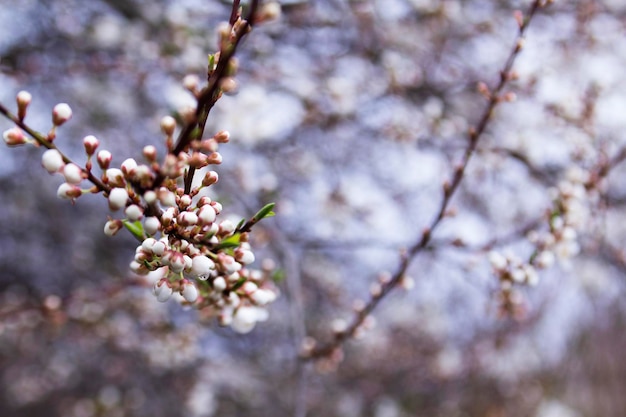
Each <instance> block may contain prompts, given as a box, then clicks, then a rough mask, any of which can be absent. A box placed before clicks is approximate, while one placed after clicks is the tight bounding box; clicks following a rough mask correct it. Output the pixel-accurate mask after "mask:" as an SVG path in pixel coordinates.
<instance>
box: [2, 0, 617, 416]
mask: <svg viewBox="0 0 626 417" xmlns="http://www.w3.org/2000/svg"><path fill="white" fill-rule="evenodd" d="M529 4H530V2H529V1H515V0H511V1H501V2H494V1H486V0H351V1H348V0H308V1H307V0H284V1H283V2H282V5H283V14H282V17H281V18H280V19H279V20H278V21H276V22H272V23H267V24H264V25H262V26H259V27H257V28H256V29H255V30H254V31H253V32H252V33H251V34H250V35H249V36H248V37H247V38H246V39H245V42H244V43H243V45H242V47H241V48H240V51H239V54H238V57H239V63H240V72H239V74H238V76H237V81H238V83H239V88H238V91H237V92H236V94H234V95H232V96H226V97H224V98H222V99H221V100H220V101H219V103H218V105H217V107H216V108H215V109H214V111H213V113H212V115H211V117H210V118H209V125H208V127H207V134H213V133H215V132H217V131H218V130H222V129H227V130H229V131H230V132H231V137H232V140H231V143H229V144H227V145H225V146H223V147H222V148H220V152H222V154H223V156H224V163H223V164H222V165H221V166H219V167H218V169H217V171H218V172H219V175H220V182H219V183H218V184H217V185H216V186H215V187H214V188H215V197H216V198H218V199H219V201H220V202H221V203H222V204H223V205H224V208H225V209H224V214H223V216H232V217H233V218H235V219H237V220H238V219H240V218H241V217H249V216H251V215H253V214H254V213H255V212H256V210H257V209H258V208H260V207H261V206H262V205H263V204H266V203H268V202H272V201H275V202H277V206H276V211H277V216H276V217H274V218H271V219H268V220H265V221H264V222H263V224H262V225H261V226H260V227H259V228H258V229H257V230H256V235H257V236H256V243H255V247H256V248H257V249H256V253H257V263H258V264H261V263H262V262H266V264H267V263H268V262H269V263H272V262H273V263H274V264H275V265H276V268H277V269H278V270H279V271H281V273H282V274H283V275H284V277H285V278H284V280H282V281H281V282H280V283H279V287H280V290H281V297H280V298H279V300H278V301H276V302H275V303H274V304H273V305H272V306H271V307H270V319H269V320H268V321H267V322H265V323H261V324H259V325H258V326H257V328H255V330H254V331H253V332H252V333H250V334H247V335H237V334H235V333H233V332H232V331H231V330H230V329H222V328H220V327H219V326H217V324H216V323H215V322H214V321H211V320H206V319H204V318H203V317H201V316H199V315H198V314H197V313H196V312H194V311H188V310H185V309H183V308H182V307H180V306H179V305H177V304H176V303H175V302H170V303H168V304H160V303H158V302H157V301H156V300H155V299H154V296H153V295H152V294H151V291H150V290H149V289H148V288H147V287H145V286H142V285H141V282H140V281H138V280H137V278H136V277H133V276H132V275H131V274H130V272H129V268H128V264H129V263H130V261H131V260H132V258H133V254H134V247H135V245H136V242H134V241H133V238H132V237H131V236H130V234H125V233H120V234H119V235H117V236H115V237H114V238H107V237H106V236H104V234H103V232H102V230H103V226H104V223H105V221H106V216H107V215H109V214H110V213H109V212H108V209H107V207H106V204H103V203H104V201H103V200H102V197H101V196H87V197H84V198H81V199H80V200H79V201H78V202H77V203H76V204H75V205H72V204H70V203H68V202H67V201H62V200H59V199H57V197H56V188H57V187H58V185H59V184H60V182H61V179H60V177H53V176H50V175H48V174H47V173H46V172H45V171H44V170H43V169H41V167H40V155H41V150H40V149H34V148H26V147H21V148H17V149H9V148H7V147H6V146H2V147H0V196H2V204H1V205H0V415H3V416H16V417H27V416H44V415H45V416H68V417H92V416H148V415H150V416H154V417H158V416H193V417H202V416H217V415H223V416H305V415H308V416H342V417H352V416H355V417H356V416H368V417H369V416H371V417H403V416H421V415H425V416H441V417H444V416H445V417H462V416H472V417H473V416H482V417H505V416H506V417H509V416H510V417H516V416H520V417H521V416H534V417H591V416H603V417H607V416H616V417H617V416H624V415H626V397H625V396H624V395H623V393H624V392H626V362H624V360H623V355H624V348H625V347H626V333H625V332H624V323H625V321H626V308H625V307H626V303H625V302H624V301H623V300H622V296H623V295H624V292H625V288H624V271H625V270H626V262H625V260H626V255H625V252H624V250H623V247H624V243H625V242H626V228H625V227H624V224H626V223H625V222H624V219H625V217H626V210H625V204H626V183H625V182H623V181H620V179H621V178H622V176H623V175H624V174H626V172H624V167H623V165H620V164H619V163H614V164H612V165H611V166H610V170H609V171H608V175H607V177H606V179H605V181H604V182H603V184H602V188H601V190H600V195H599V198H596V199H590V200H589V201H586V202H585V204H586V209H587V210H588V211H589V213H591V215H590V216H588V219H587V221H586V222H585V224H584V227H581V228H580V230H577V243H578V246H579V253H578V255H577V256H567V257H564V259H562V260H561V261H560V262H557V263H556V264H555V265H554V266H553V267H552V268H550V269H547V270H543V271H541V272H540V282H539V284H538V285H537V286H536V287H532V288H524V289H522V295H523V300H522V301H521V303H522V305H523V310H524V311H525V314H524V315H521V316H520V317H516V318H515V319H513V318H510V317H501V316H500V315H499V314H498V301H497V290H498V288H499V284H498V280H497V278H496V277H495V276H494V275H493V273H492V271H491V267H490V265H489V263H488V262H487V252H488V251H489V250H491V249H496V250H501V251H510V252H511V253H515V254H516V255H517V256H519V257H520V258H522V259H524V258H525V259H528V257H529V256H531V255H532V252H533V247H532V245H531V244H530V243H529V241H528V239H527V238H526V235H527V234H528V232H530V231H539V232H541V231H545V230H547V229H548V220H547V213H549V210H550V209H551V205H552V195H553V192H552V191H551V190H553V189H554V187H555V186H556V185H557V184H559V182H560V181H561V180H563V178H565V177H566V175H567V173H568V172H571V170H572V169H574V168H578V169H583V170H592V169H593V168H594V167H598V166H600V165H601V164H602V163H606V161H611V160H612V159H613V158H615V156H616V155H620V152H622V150H623V149H624V146H625V145H626V140H625V139H626V138H624V135H623V132H624V131H626V117H624V114H626V78H625V77H624V76H623V69H624V68H625V67H626V65H625V64H626V40H625V39H626V38H625V37H624V32H625V25H626V5H624V4H623V2H622V1H619V0H604V1H593V0H576V1H569V2H555V4H553V5H551V6H550V7H549V8H547V9H546V10H543V11H540V12H539V15H538V16H536V18H535V19H534V20H533V22H532V25H531V27H530V29H529V31H528V36H527V38H526V43H525V47H524V51H523V52H522V54H521V55H520V57H519V59H518V61H517V63H516V65H515V69H516V71H517V73H518V74H519V79H518V80H517V81H515V82H514V83H512V84H511V86H510V87H511V90H512V91H514V92H515V93H516V95H517V100H516V101H515V102H512V103H503V104H502V105H500V106H499V107H498V109H497V111H496V113H495V115H494V119H493V122H492V123H491V124H490V126H489V128H488V130H487V132H486V135H485V136H484V137H483V138H482V140H481V142H480V144H479V149H478V151H477V153H476V155H475V157H474V159H473V160H472V162H471V164H470V166H469V168H468V171H467V175H466V178H465V180H464V182H463V184H462V187H461V189H460V190H459V192H458V193H457V195H455V198H454V199H453V201H452V208H453V209H454V212H455V214H454V216H452V217H450V218H447V219H445V220H444V222H443V223H442V225H441V227H440V228H439V229H438V230H437V232H436V233H435V236H434V239H433V242H432V244H431V245H430V246H429V248H428V250H427V251H425V252H424V253H422V254H421V255H420V256H419V257H418V258H417V259H416V261H415V262H414V263H413V264H412V266H411V269H410V275H411V277H412V278H413V280H414V284H415V285H414V286H413V288H411V289H409V290H406V291H405V290H402V289H396V290H395V291H394V292H393V293H392V294H390V295H389V296H388V297H387V298H386V299H385V300H384V301H383V302H382V303H381V304H380V306H379V308H378V309H377V310H376V311H375V313H374V315H373V316H374V319H375V325H373V326H370V327H371V328H370V329H368V330H367V331H366V332H364V333H363V334H362V336H361V337H359V338H358V339H357V340H353V341H350V342H349V343H348V344H347V345H346V346H345V349H344V352H343V353H344V359H343V361H341V362H340V363H339V364H332V365H333V366H331V364H329V363H327V362H323V361H322V362H319V363H317V364H315V363H307V364H303V363H301V362H299V361H298V359H297V356H298V352H299V350H300V346H301V343H302V341H303V339H304V337H305V336H307V335H309V336H312V337H314V338H316V339H318V340H320V341H325V340H330V338H331V335H332V328H333V326H334V325H336V324H337V323H338V322H337V320H349V319H350V317H351V315H352V309H353V305H354V303H355V302H358V300H367V299H368V297H369V295H368V294H369V290H370V286H371V285H372V283H374V282H376V280H377V279H378V277H379V276H380V274H381V273H385V272H387V271H394V270H395V268H396V266H397V264H398V262H399V253H400V250H401V249H402V248H404V247H407V246H409V245H411V244H412V243H414V242H415V241H416V240H417V239H419V238H420V236H421V232H422V229H423V228H424V227H425V226H426V225H427V224H429V222H430V221H431V220H432V218H433V217H434V215H435V214H436V210H437V208H438V206H439V204H440V201H441V198H442V184H443V183H444V181H446V180H448V179H449V178H450V176H451V173H452V170H453V167H454V164H455V163H457V162H458V161H459V160H460V157H461V155H462V152H463V150H464V147H465V146H466V143H467V130H468V128H469V127H470V126H472V125H473V124H475V123H476V122H477V119H478V117H479V116H480V112H481V111H482V109H483V108H484V106H485V103H486V100H485V98H484V97H483V96H482V95H481V94H479V93H478V92H477V90H476V85H477V83H478V82H480V81H482V82H485V83H486V84H487V85H489V86H493V85H495V83H496V82H497V81H498V77H499V70H500V68H502V66H503V64H504V61H505V59H506V57H507V56H508V54H509V53H510V50H511V47H512V45H513V43H514V41H515V36H516V34H517V30H518V28H517V24H516V22H515V19H514V17H513V16H514V11H515V10H517V9H521V10H526V9H527V8H528V6H529ZM0 6H1V7H2V8H1V9H0V102H2V103H3V104H5V105H7V106H9V107H11V106H14V102H15V98H14V97H15V94H16V93H17V92H18V91H20V90H23V89H25V90H28V91H29V92H31V93H32V94H33V97H34V99H33V103H32V104H31V107H30V110H29V114H28V117H27V119H26V121H27V122H28V124H30V125H31V126H33V127H35V128H36V129H38V130H40V131H44V132H45V131H47V130H48V129H49V128H50V127H51V122H50V112H51V109H52V107H53V106H54V105H55V104H56V103H59V102H67V103H69V104H70V106H71V107H72V108H73V109H74V116H73V118H72V120H71V122H69V123H67V124H66V125H64V126H63V127H62V128H60V130H59V133H58V139H57V143H58V145H59V147H60V148H61V149H63V150H64V151H65V152H66V153H67V154H69V155H70V156H71V157H72V158H74V159H75V160H76V161H78V162H84V155H83V150H82V138H83V137H84V136H86V135H89V134H93V135H95V136H96V137H98V138H99V139H100V142H101V147H102V148H104V149H108V150H110V151H111V152H112V153H113V155H114V160H113V162H114V164H115V163H117V164H119V163H120V162H122V161H123V160H124V159H126V158H128V157H134V158H138V159H139V158H141V148H142V147H143V146H144V145H147V144H154V145H155V146H157V148H158V149H159V150H160V151H161V152H163V149H164V146H163V138H162V135H161V133H160V132H159V120H160V119H161V117H162V116H164V115H166V114H171V113H172V112H174V111H176V110H177V109H179V108H181V107H182V106H185V105H188V104H193V99H192V97H191V95H190V94H188V93H187V92H186V91H185V90H184V88H183V87H182V85H181V80H182V78H183V77H184V76H185V75H186V74H197V75H199V76H200V77H203V74H205V72H206V64H207V54H208V53H213V52H214V51H215V49H216V38H217V37H216V32H215V27H216V25H217V24H218V23H219V22H221V21H224V20H227V19H228V17H229V14H230V5H229V4H228V2H220V1H217V0H203V1H199V0H176V1H174V0H172V1H165V0H158V1H149V2H148V1H140V0H129V1H119V0H93V1H90V2H80V1H77V0H24V1H20V2H13V1H11V2H10V1H7V0H1V1H0ZM11 108H14V107H11ZM9 127H11V124H10V123H9V122H8V121H6V120H0V128H2V130H5V129H8V128H9ZM622 158H623V156H622ZM570 255H571V254H570Z"/></svg>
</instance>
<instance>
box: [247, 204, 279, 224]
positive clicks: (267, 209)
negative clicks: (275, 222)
mask: <svg viewBox="0 0 626 417" xmlns="http://www.w3.org/2000/svg"><path fill="white" fill-rule="evenodd" d="M275 205H276V203H269V204H266V205H265V206H264V207H263V208H262V209H261V210H259V211H257V213H256V214H255V215H254V217H252V219H253V220H254V221H255V222H258V221H259V220H262V219H264V218H266V217H272V216H275V215H276V213H274V212H273V211H272V209H273V208H274V206H275Z"/></svg>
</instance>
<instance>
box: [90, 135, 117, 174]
mask: <svg viewBox="0 0 626 417" xmlns="http://www.w3.org/2000/svg"><path fill="white" fill-rule="evenodd" d="M85 139H86V138H85ZM96 159H97V160H98V166H99V167H100V169H108V168H109V165H110V164H111V160H112V159H113V155H111V152H109V151H107V150H101V151H100V152H98V156H97V157H96Z"/></svg>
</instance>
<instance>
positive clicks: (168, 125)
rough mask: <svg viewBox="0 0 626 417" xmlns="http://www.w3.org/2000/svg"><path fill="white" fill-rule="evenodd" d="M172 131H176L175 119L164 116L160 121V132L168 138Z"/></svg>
mask: <svg viewBox="0 0 626 417" xmlns="http://www.w3.org/2000/svg"><path fill="white" fill-rule="evenodd" d="M174 129H176V119H174V118H173V117H172V116H165V117H163V118H162V119H161V131H162V132H163V133H165V134H166V135H168V136H172V135H173V134H174Z"/></svg>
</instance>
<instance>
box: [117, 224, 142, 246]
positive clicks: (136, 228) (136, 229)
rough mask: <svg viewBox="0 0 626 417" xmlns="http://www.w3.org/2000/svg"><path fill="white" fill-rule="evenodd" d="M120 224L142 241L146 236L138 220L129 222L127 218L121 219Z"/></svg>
mask: <svg viewBox="0 0 626 417" xmlns="http://www.w3.org/2000/svg"><path fill="white" fill-rule="evenodd" d="M122 224H123V225H124V227H125V228H127V229H128V231H129V232H130V233H131V234H132V235H133V236H135V238H137V240H138V241H140V242H143V240H144V239H145V237H146V234H145V232H144V231H143V225H142V224H141V222H140V221H139V220H137V221H135V222H129V221H128V220H122Z"/></svg>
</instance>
